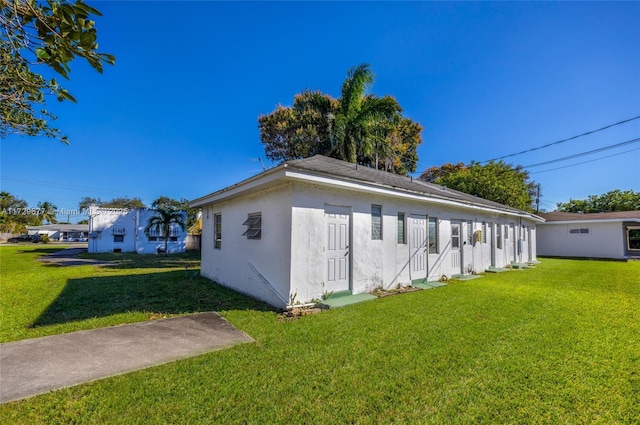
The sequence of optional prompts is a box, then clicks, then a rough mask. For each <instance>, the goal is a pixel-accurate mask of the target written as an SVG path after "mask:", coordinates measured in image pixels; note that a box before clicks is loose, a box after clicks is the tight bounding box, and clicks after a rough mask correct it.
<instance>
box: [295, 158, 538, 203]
mask: <svg viewBox="0 0 640 425" xmlns="http://www.w3.org/2000/svg"><path fill="white" fill-rule="evenodd" d="M284 166H285V167H288V168H289V169H298V170H301V171H306V172H313V173H317V174H324V175H328V176H330V177H333V178H341V179H343V180H347V181H353V182H358V183H361V184H367V185H374V186H383V187H386V188H391V189H394V190H397V191H402V192H411V193H414V194H419V195H422V196H425V197H427V198H434V199H446V200H451V201H456V202H460V203H464V204H471V205H477V206H483V207H488V208H492V209H498V210H502V211H506V212H511V213H519V214H527V215H532V214H530V213H527V212H525V211H521V210H519V209H516V208H512V207H509V206H506V205H503V204H500V203H497V202H492V201H488V200H486V199H483V198H479V197H477V196H474V195H469V194H467V193H463V192H459V191H457V190H453V189H450V188H447V187H444V186H439V185H437V184H432V183H427V182H424V181H421V180H418V179H412V178H411V177H405V176H400V175H398V174H393V173H389V172H387V171H381V170H376V169H374V168H369V167H365V166H362V165H357V164H353V163H350V162H345V161H341V160H339V159H334V158H328V157H326V156H322V155H316V156H312V157H310V158H304V159H297V160H293V161H287V162H285V164H284Z"/></svg>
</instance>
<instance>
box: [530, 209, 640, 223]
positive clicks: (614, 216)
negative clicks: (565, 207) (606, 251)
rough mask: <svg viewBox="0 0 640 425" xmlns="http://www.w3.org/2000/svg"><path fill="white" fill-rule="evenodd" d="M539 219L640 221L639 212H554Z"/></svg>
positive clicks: (541, 214)
mask: <svg viewBox="0 0 640 425" xmlns="http://www.w3.org/2000/svg"><path fill="white" fill-rule="evenodd" d="M540 217H543V218H544V219H546V220H547V221H588V220H625V219H640V211H616V212H608V213H590V214H579V213H570V212H560V211H554V212H550V213H540Z"/></svg>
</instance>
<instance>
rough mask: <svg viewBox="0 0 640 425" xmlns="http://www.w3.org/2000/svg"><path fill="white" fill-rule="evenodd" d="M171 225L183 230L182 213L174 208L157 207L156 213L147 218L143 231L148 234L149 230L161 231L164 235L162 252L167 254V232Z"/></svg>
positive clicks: (169, 230) (184, 224)
mask: <svg viewBox="0 0 640 425" xmlns="http://www.w3.org/2000/svg"><path fill="white" fill-rule="evenodd" d="M173 225H177V226H179V227H180V228H181V229H182V230H185V228H186V227H185V226H186V223H185V222H184V215H183V214H182V211H176V210H174V209H163V208H158V209H157V211H156V214H155V215H154V216H153V217H151V218H150V219H149V221H148V222H147V225H146V226H145V228H144V233H145V234H146V235H147V236H149V232H151V230H152V229H153V230H155V231H157V232H161V233H162V235H163V236H164V253H165V255H168V253H169V251H168V250H167V248H168V243H169V233H170V232H171V227H172V226H173Z"/></svg>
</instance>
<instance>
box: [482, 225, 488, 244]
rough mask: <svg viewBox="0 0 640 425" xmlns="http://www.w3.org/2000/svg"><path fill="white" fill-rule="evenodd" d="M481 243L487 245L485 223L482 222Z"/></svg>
mask: <svg viewBox="0 0 640 425" xmlns="http://www.w3.org/2000/svg"><path fill="white" fill-rule="evenodd" d="M482 243H487V223H485V222H484V221H483V222H482Z"/></svg>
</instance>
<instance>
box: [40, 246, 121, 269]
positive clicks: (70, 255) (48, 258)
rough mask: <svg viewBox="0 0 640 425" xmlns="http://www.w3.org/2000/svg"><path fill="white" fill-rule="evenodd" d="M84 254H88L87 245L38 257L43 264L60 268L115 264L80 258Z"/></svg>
mask: <svg viewBox="0 0 640 425" xmlns="http://www.w3.org/2000/svg"><path fill="white" fill-rule="evenodd" d="M82 252H87V247H86V244H85V246H84V247H73V248H64V249H61V250H60V251H55V252H52V253H51V254H48V255H43V256H42V257H38V260H40V261H42V262H43V263H49V264H55V265H58V266H87V265H94V266H105V265H108V264H113V263H111V262H109V261H101V260H93V259H89V258H78V255H79V254H80V253H82Z"/></svg>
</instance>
